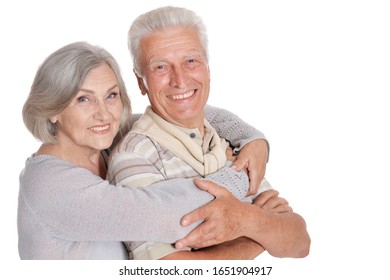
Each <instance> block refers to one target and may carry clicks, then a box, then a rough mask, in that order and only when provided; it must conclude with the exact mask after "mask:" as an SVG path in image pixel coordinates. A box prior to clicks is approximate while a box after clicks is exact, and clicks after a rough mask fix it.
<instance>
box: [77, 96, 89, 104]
mask: <svg viewBox="0 0 390 280" xmlns="http://www.w3.org/2000/svg"><path fill="white" fill-rule="evenodd" d="M77 101H78V102H81V103H82V102H88V101H89V99H88V97H86V96H80V97H79V98H77Z"/></svg>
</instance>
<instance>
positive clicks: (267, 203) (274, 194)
mask: <svg viewBox="0 0 390 280" xmlns="http://www.w3.org/2000/svg"><path fill="white" fill-rule="evenodd" d="M253 204H254V205H256V206H258V207H260V208H261V209H263V210H265V211H269V212H272V213H285V212H293V210H292V208H291V207H290V205H289V204H288V201H287V200H286V199H284V198H282V197H279V192H278V191H276V190H268V191H265V192H262V193H261V194H259V195H258V196H257V197H256V198H255V200H254V201H253Z"/></svg>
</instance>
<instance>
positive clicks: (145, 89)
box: [133, 70, 148, 95]
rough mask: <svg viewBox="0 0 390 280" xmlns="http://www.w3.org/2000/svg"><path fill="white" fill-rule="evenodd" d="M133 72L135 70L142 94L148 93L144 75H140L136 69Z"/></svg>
mask: <svg viewBox="0 0 390 280" xmlns="http://www.w3.org/2000/svg"><path fill="white" fill-rule="evenodd" d="M133 72H134V75H135V77H136V78H137V83H138V87H139V89H140V90H141V94H142V95H145V94H148V90H147V88H146V86H145V83H144V79H143V78H142V77H140V76H138V74H137V73H136V72H135V70H133Z"/></svg>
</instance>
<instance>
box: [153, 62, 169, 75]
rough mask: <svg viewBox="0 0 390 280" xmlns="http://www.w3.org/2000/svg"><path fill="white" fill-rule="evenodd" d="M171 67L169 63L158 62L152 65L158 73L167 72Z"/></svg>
mask: <svg viewBox="0 0 390 280" xmlns="http://www.w3.org/2000/svg"><path fill="white" fill-rule="evenodd" d="M170 69H171V66H170V65H169V64H157V65H155V66H153V67H152V71H153V72H157V73H165V72H167V71H169V70H170Z"/></svg>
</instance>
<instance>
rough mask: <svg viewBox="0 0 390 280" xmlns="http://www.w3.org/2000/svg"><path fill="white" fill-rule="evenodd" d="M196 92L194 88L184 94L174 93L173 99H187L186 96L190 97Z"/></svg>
mask: <svg viewBox="0 0 390 280" xmlns="http://www.w3.org/2000/svg"><path fill="white" fill-rule="evenodd" d="M194 93H195V91H194V90H192V91H190V92H186V93H183V94H179V95H172V98H173V100H179V99H185V98H188V97H191V96H193V95H194Z"/></svg>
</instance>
